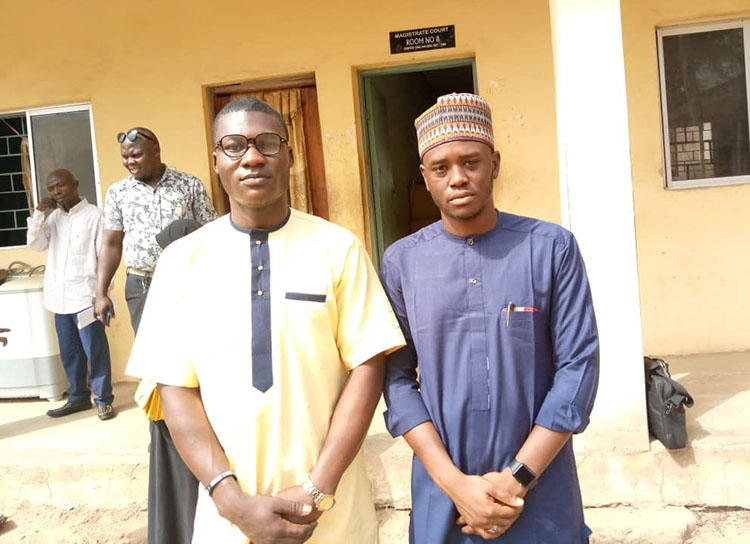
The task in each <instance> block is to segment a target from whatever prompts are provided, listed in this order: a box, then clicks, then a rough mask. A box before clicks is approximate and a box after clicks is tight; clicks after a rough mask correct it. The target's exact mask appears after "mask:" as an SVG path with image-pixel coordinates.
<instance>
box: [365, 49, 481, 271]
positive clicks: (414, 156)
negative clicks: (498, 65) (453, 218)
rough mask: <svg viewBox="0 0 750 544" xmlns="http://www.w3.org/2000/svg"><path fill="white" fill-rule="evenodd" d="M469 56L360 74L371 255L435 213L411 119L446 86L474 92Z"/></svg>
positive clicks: (377, 257)
mask: <svg viewBox="0 0 750 544" xmlns="http://www.w3.org/2000/svg"><path fill="white" fill-rule="evenodd" d="M474 80H475V77H474V62H473V60H472V59H468V60H461V61H451V62H446V63H433V64H430V65H417V66H401V67H398V68H393V69H388V70H373V71H367V72H362V73H361V74H360V94H361V97H362V99H361V102H362V117H363V126H364V127H365V134H364V138H365V146H364V147H365V152H366V160H365V165H366V169H367V178H368V179H367V181H368V199H369V205H370V218H371V220H370V231H371V232H370V234H371V239H372V253H373V255H372V258H373V262H375V263H376V265H379V263H380V259H381V257H382V255H383V252H384V251H385V249H386V248H387V247H388V246H389V245H390V244H392V243H393V242H395V241H396V240H398V239H399V238H403V237H404V236H407V235H408V234H410V233H412V232H416V231H417V230H419V229H421V228H422V227H424V226H426V225H428V224H430V223H432V222H434V221H437V220H438V219H440V211H439V210H438V208H437V206H435V204H434V203H433V201H432V198H431V197H430V195H429V193H428V192H427V189H426V187H425V185H424V180H423V179H422V175H421V174H420V172H419V153H418V151H417V136H416V131H415V129H414V119H416V117H417V116H419V114H421V113H422V112H423V111H424V110H426V109H427V108H428V107H430V106H431V105H432V104H434V103H435V100H436V99H437V97H438V96H441V95H443V94H447V93H451V92H475V90H474V89H475V83H474Z"/></svg>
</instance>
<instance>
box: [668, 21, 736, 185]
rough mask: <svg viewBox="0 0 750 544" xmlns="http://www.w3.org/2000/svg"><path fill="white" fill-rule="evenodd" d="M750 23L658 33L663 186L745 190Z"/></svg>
mask: <svg viewBox="0 0 750 544" xmlns="http://www.w3.org/2000/svg"><path fill="white" fill-rule="evenodd" d="M749 31H750V21H736V22H725V23H712V24H700V25H689V26H680V27H670V28H662V29H659V30H658V31H657V43H658V48H659V75H660V83H661V101H662V130H663V132H664V159H665V163H666V168H665V172H666V184H667V187H669V188H673V189H682V188H689V187H707V186H715V185H733V184H737V183H750V138H748V132H749V129H748V92H747V90H748V73H749V72H750V71H749V70H748V64H747V63H748V50H747V47H748V42H749V41H750V34H748V32H749Z"/></svg>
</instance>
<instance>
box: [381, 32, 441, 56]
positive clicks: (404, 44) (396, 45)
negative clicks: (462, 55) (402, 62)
mask: <svg viewBox="0 0 750 544" xmlns="http://www.w3.org/2000/svg"><path fill="white" fill-rule="evenodd" d="M390 35H391V55H395V54H396V53H411V52H412V51H424V50H426V49H443V48H444V47H456V27H455V25H446V26H433V27H430V28H415V29H413V30H398V31H396V32H391V33H390Z"/></svg>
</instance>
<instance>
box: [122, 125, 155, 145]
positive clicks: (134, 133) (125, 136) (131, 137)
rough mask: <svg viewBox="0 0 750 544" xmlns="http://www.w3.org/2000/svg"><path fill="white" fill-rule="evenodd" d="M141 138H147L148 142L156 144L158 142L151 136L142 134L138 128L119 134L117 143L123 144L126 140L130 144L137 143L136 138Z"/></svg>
mask: <svg viewBox="0 0 750 544" xmlns="http://www.w3.org/2000/svg"><path fill="white" fill-rule="evenodd" d="M138 136H140V137H141V138H145V139H146V140H151V141H152V142H154V143H156V140H155V139H153V138H152V137H151V136H149V135H148V134H146V133H145V132H140V131H139V130H138V129H137V128H134V129H131V130H129V131H127V132H118V133H117V143H120V144H121V143H122V142H124V141H125V140H127V141H129V142H135V140H136V138H138Z"/></svg>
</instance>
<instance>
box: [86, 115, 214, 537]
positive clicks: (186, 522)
mask: <svg viewBox="0 0 750 544" xmlns="http://www.w3.org/2000/svg"><path fill="white" fill-rule="evenodd" d="M117 141H118V142H119V143H120V154H121V155H122V164H123V166H124V167H125V168H126V169H127V170H128V172H130V175H129V176H128V177H126V178H125V179H122V180H120V181H118V182H116V183H114V184H113V185H112V186H111V187H110V188H109V190H108V191H107V198H106V200H105V203H104V218H105V219H104V239H103V243H102V251H101V255H100V256H99V266H98V268H97V283H96V299H95V302H94V311H95V313H96V315H97V318H98V319H100V320H102V321H103V322H104V323H105V324H106V323H108V322H109V317H110V316H114V315H115V314H114V308H113V306H112V301H111V299H110V298H109V296H108V295H107V289H108V287H109V285H110V282H111V281H112V277H113V276H114V274H115V271H116V270H117V267H118V266H119V264H120V258H121V257H122V256H123V254H124V259H125V265H126V266H127V279H126V282H125V298H126V300H127V303H128V310H129V311H130V322H131V324H132V326H133V330H134V331H136V332H137V331H138V325H139V323H140V320H141V313H142V311H143V305H144V304H145V302H146V296H147V294H148V289H149V287H150V285H151V278H152V276H153V274H154V268H155V267H156V261H157V259H158V258H159V255H160V254H161V247H160V246H159V244H158V242H157V240H156V235H157V234H159V233H160V232H161V231H162V230H164V229H166V228H168V226H169V225H170V224H171V223H173V222H174V221H178V220H182V219H194V220H196V221H198V222H199V223H202V224H205V223H208V222H209V221H212V220H214V219H216V211H215V210H214V207H213V205H212V204H211V201H210V199H209V198H208V195H207V194H206V191H205V189H204V188H203V184H202V183H201V181H200V180H199V179H198V178H197V177H195V176H193V175H190V174H187V173H185V172H180V171H178V170H175V169H173V168H169V167H168V166H167V165H166V164H164V163H163V162H162V161H161V148H160V146H159V140H158V139H157V137H156V135H155V134H154V133H153V132H152V131H150V130H149V129H147V128H143V127H135V128H132V129H130V130H128V131H127V132H121V133H119V134H118V135H117ZM136 399H137V400H138V401H139V404H140V405H141V406H142V407H143V408H144V410H145V411H146V413H147V415H148V418H149V420H150V421H149V426H150V433H151V448H150V450H149V452H150V457H149V489H148V494H149V497H148V502H149V506H148V518H149V520H148V541H149V542H150V543H151V544H182V543H189V542H190V540H191V538H192V529H193V517H194V515H195V501H196V499H197V493H198V489H197V488H198V481H197V480H196V479H195V477H194V476H193V475H192V473H191V472H190V471H189V470H188V469H187V467H186V466H185V464H184V463H183V462H182V459H181V458H180V456H179V454H178V453H177V451H176V450H175V448H174V445H173V444H172V438H171V436H170V435H169V431H168V430H167V426H166V425H165V424H164V420H163V416H162V413H161V402H160V399H159V396H158V392H157V391H156V389H155V384H153V383H148V382H145V381H144V382H142V383H141V385H140V386H139V388H138V391H137V392H136Z"/></svg>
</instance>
